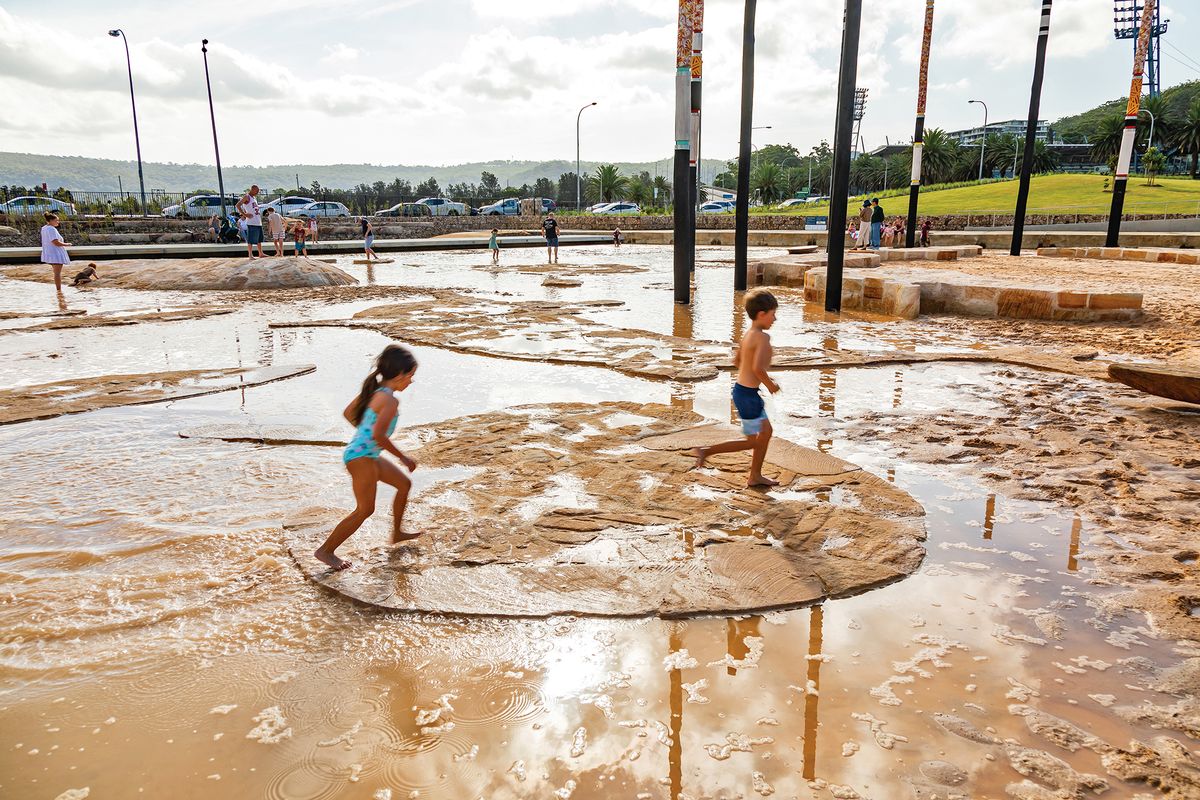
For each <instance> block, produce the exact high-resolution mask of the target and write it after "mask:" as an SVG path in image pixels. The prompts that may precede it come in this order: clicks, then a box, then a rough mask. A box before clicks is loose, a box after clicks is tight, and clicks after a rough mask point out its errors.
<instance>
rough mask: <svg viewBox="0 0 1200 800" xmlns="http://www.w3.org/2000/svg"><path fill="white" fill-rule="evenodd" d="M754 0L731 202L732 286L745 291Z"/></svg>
mask: <svg viewBox="0 0 1200 800" xmlns="http://www.w3.org/2000/svg"><path fill="white" fill-rule="evenodd" d="M757 7H758V0H746V17H745V21H744V22H743V23H742V120H741V122H742V125H741V135H742V138H741V141H740V142H739V143H738V171H737V200H736V201H735V204H734V221H733V225H734V231H733V290H734V291H735V292H744V291H746V278H747V276H746V273H747V271H748V269H749V266H748V264H747V249H748V248H749V244H750V137H752V136H753V135H754V134H753V130H754V12H755V10H756V9H757Z"/></svg>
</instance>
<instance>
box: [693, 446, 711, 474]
mask: <svg viewBox="0 0 1200 800" xmlns="http://www.w3.org/2000/svg"><path fill="white" fill-rule="evenodd" d="M692 455H694V456H695V457H696V465H695V466H694V467H693V469H700V468H702V467H703V466H704V460H705V459H706V458H708V450H707V449H705V448H703V447H695V448H693V449H692Z"/></svg>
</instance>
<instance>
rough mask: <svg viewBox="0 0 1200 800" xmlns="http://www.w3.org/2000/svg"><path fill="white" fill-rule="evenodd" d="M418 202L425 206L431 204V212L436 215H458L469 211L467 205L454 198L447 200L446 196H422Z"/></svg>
mask: <svg viewBox="0 0 1200 800" xmlns="http://www.w3.org/2000/svg"><path fill="white" fill-rule="evenodd" d="M417 202H418V203H420V204H421V205H423V206H429V210H430V212H431V213H432V214H433V215H434V216H435V217H457V216H458V215H460V214H466V213H467V207H466V206H465V205H463V204H462V203H456V202H454V201H453V200H447V199H446V198H444V197H422V198H421V199H420V200H418V201H417Z"/></svg>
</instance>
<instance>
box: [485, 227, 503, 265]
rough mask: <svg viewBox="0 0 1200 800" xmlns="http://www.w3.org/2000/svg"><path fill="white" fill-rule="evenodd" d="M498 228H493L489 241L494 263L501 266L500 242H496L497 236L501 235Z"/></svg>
mask: <svg viewBox="0 0 1200 800" xmlns="http://www.w3.org/2000/svg"><path fill="white" fill-rule="evenodd" d="M499 233H500V230H499V229H498V228H492V237H491V238H490V239H488V250H491V251H492V263H493V264H496V265H499V264H500V242H498V241H496V236H497V235H499Z"/></svg>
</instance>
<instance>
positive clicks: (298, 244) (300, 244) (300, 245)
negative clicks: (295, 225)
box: [296, 242, 304, 253]
mask: <svg viewBox="0 0 1200 800" xmlns="http://www.w3.org/2000/svg"><path fill="white" fill-rule="evenodd" d="M296 252H297V253H303V252H304V242H296Z"/></svg>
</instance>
